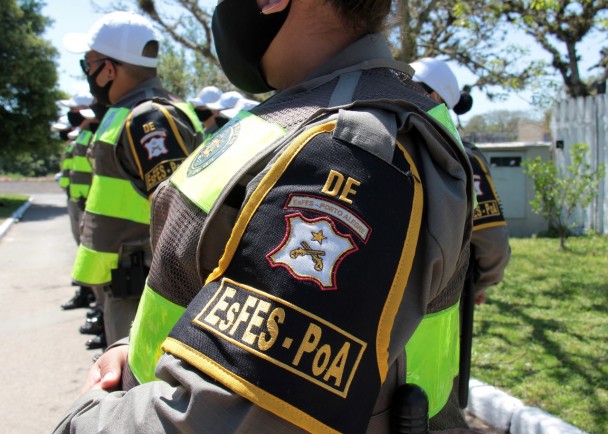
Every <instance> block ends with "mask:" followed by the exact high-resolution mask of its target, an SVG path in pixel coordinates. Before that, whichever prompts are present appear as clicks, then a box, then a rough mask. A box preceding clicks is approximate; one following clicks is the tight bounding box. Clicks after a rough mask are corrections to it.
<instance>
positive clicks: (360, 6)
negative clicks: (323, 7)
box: [326, 0, 391, 34]
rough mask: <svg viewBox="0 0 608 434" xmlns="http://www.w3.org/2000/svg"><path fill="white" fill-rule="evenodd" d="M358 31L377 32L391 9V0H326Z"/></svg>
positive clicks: (381, 27)
mask: <svg viewBox="0 0 608 434" xmlns="http://www.w3.org/2000/svg"><path fill="white" fill-rule="evenodd" d="M326 1H327V2H328V3H330V4H331V5H332V6H333V7H335V8H336V10H338V12H340V14H341V15H342V16H343V17H344V19H345V20H346V21H347V22H348V23H349V24H351V25H352V26H353V27H354V28H355V30H356V31H357V32H358V33H361V34H363V33H374V32H379V31H381V30H382V29H383V27H384V22H385V20H386V17H387V16H388V14H389V12H390V11H391V0H326Z"/></svg>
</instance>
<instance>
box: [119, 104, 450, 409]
mask: <svg viewBox="0 0 608 434" xmlns="http://www.w3.org/2000/svg"><path fill="white" fill-rule="evenodd" d="M429 114H430V115H431V116H432V117H434V118H435V119H437V120H438V121H439V122H440V123H441V124H443V125H444V126H445V127H446V128H447V129H448V130H449V131H450V132H451V133H452V134H453V135H454V136H455V137H457V138H458V141H459V142H460V138H459V136H458V133H457V132H456V128H455V127H454V125H453V123H452V121H451V117H450V115H449V112H448V111H447V108H446V107H445V106H444V105H440V106H436V107H435V108H434V109H433V110H431V111H430V112H429ZM235 122H239V123H240V124H241V126H240V128H241V131H243V130H245V131H248V132H249V131H251V132H252V133H251V134H250V135H247V136H246V138H247V139H246V140H242V141H239V139H238V138H237V139H236V142H234V143H232V144H230V145H226V140H224V139H222V138H221V134H222V131H224V130H220V131H219V132H218V133H217V134H216V135H215V136H212V137H211V138H209V139H207V140H206V142H205V144H204V145H203V147H205V146H207V147H208V148H209V149H211V151H210V152H209V153H208V154H206V155H205V158H204V159H202V160H201V161H200V164H198V167H199V168H200V170H201V171H202V172H201V173H199V174H197V176H196V179H195V180H193V179H192V178H188V176H187V171H188V167H190V168H192V167H197V162H196V161H195V160H194V159H196V158H197V155H199V156H200V155H201V153H200V152H198V151H197V152H195V153H193V155H192V156H191V157H190V158H189V159H188V160H186V162H185V163H184V164H183V165H182V166H181V167H180V168H179V169H178V171H176V172H175V174H174V175H173V176H172V178H171V180H170V182H171V184H172V185H174V186H175V187H176V188H177V189H178V190H179V191H180V192H181V193H182V194H183V195H184V196H185V197H186V198H187V199H188V200H189V201H191V202H192V203H193V204H195V205H196V206H197V207H199V208H200V209H201V210H202V211H203V212H204V214H205V215H207V214H208V213H209V211H210V210H211V209H212V207H213V206H214V204H215V202H216V201H217V199H218V197H219V196H220V195H221V192H222V190H223V188H224V187H225V185H226V184H227V182H228V181H230V179H231V178H232V177H233V176H234V175H235V174H236V173H237V172H238V170H239V168H240V163H241V162H245V161H247V160H249V159H250V158H251V157H252V156H253V155H255V154H256V153H257V152H258V151H259V149H262V148H263V147H264V146H265V145H267V144H268V143H272V142H273V141H275V140H277V139H278V138H280V137H281V136H282V135H284V134H285V133H284V132H283V131H282V129H281V128H280V127H278V126H277V125H273V124H269V123H267V122H265V121H263V120H261V119H260V118H258V117H256V116H250V115H249V114H248V113H247V112H241V113H240V114H239V115H238V116H237V117H236V118H235V120H233V121H232V122H231V124H234V123H235ZM214 140H215V141H216V142H217V143H218V144H217V145H216V146H217V148H216V147H214V146H210V143H212V141H214ZM221 146H230V148H229V149H228V150H226V151H225V152H224V153H223V154H221V152H220V155H221V156H220V157H219V158H217V161H216V157H215V156H214V154H215V153H217V152H218V150H219V149H218V148H219V147H221ZM221 151H223V149H221ZM212 163H214V164H212ZM207 223H208V222H205V224H207ZM208 280H209V279H208ZM185 310H186V307H185V306H181V305H179V304H176V303H173V302H171V301H170V300H167V299H166V298H164V297H163V296H161V295H160V294H159V293H158V292H156V291H155V290H154V288H152V287H151V286H150V285H149V282H148V285H147V286H146V288H145V290H144V293H143V295H142V298H141V300H140V304H139V308H138V312H137V315H136V317H135V320H134V322H133V326H132V329H131V337H130V345H129V356H128V363H129V368H130V369H131V371H132V373H133V375H134V377H135V379H136V380H137V381H138V382H140V383H145V382H149V381H153V380H155V379H156V377H155V376H154V368H155V365H156V362H157V361H158V359H159V357H160V356H161V355H162V349H161V344H162V343H163V341H164V340H165V338H166V337H167V335H168V333H169V332H170V331H171V329H172V328H173V326H174V325H175V323H176V322H177V321H178V319H179V318H180V317H181V316H182V314H183V313H184V312H185ZM458 347H459V309H458V304H455V305H453V306H451V307H449V308H447V309H445V310H442V311H440V312H436V313H433V314H429V315H426V316H425V317H424V319H423V320H422V322H421V324H420V325H419V327H418V328H417V329H416V332H415V333H414V335H413V337H412V338H411V340H410V341H409V343H408V345H407V347H406V353H407V362H408V363H407V382H411V383H416V384H418V385H420V386H421V387H423V389H425V391H426V393H427V395H428V397H429V416H430V417H432V416H434V415H435V414H437V413H438V412H439V411H440V410H441V408H443V406H444V405H445V404H446V402H447V400H448V397H449V394H450V391H451V390H452V382H453V379H454V377H455V376H456V375H457V374H458V353H459V351H458Z"/></svg>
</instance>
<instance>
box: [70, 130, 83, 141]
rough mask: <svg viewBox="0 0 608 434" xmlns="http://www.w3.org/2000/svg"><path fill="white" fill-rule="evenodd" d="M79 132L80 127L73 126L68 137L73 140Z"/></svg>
mask: <svg viewBox="0 0 608 434" xmlns="http://www.w3.org/2000/svg"><path fill="white" fill-rule="evenodd" d="M79 134H80V128H74V129H73V130H72V131H70V132H69V133H68V139H72V140H74V139H75V138H76V137H78V135H79Z"/></svg>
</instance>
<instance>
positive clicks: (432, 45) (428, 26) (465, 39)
mask: <svg viewBox="0 0 608 434" xmlns="http://www.w3.org/2000/svg"><path fill="white" fill-rule="evenodd" d="M493 3H495V2H492V1H487V0H482V1H462V0H432V1H428V0H397V2H396V5H395V6H394V11H393V12H394V16H395V17H394V19H393V21H394V22H396V23H397V24H396V25H395V26H393V27H392V30H391V32H390V38H391V41H392V43H393V46H394V47H395V56H396V58H397V59H399V60H402V61H404V62H412V61H414V60H416V59H418V58H421V57H439V58H442V59H444V60H453V61H455V62H456V63H458V64H460V65H461V66H464V67H466V68H467V69H469V70H470V71H471V72H472V73H473V74H474V75H475V76H476V77H477V80H476V81H475V82H473V83H468V87H469V88H474V87H477V88H479V89H480V90H482V91H484V92H485V93H486V94H487V95H488V97H489V98H491V99H492V98H497V99H500V98H503V97H505V96H506V92H505V90H507V91H513V90H520V89H523V88H524V87H526V86H528V85H529V84H530V83H531V81H532V80H534V79H537V77H538V76H540V75H541V74H542V71H543V69H544V67H545V66H546V65H545V63H544V62H542V61H534V62H527V63H526V64H525V65H523V64H521V63H518V62H516V61H513V60H514V59H517V58H520V57H521V56H523V55H525V54H526V53H527V49H526V48H525V47H523V48H522V47H518V46H516V45H513V44H509V43H508V36H509V28H508V26H505V25H503V24H504V23H500V22H499V20H498V19H497V17H496V16H495V14H494V13H493V9H492V7H491V6H492V5H493ZM497 87H499V88H501V90H500V91H497V90H496V89H497Z"/></svg>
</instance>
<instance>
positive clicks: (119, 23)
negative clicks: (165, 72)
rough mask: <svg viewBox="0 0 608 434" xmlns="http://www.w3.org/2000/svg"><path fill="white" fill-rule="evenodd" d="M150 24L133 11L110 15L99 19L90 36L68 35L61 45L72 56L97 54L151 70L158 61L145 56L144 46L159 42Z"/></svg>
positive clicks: (80, 34) (83, 34)
mask: <svg viewBox="0 0 608 434" xmlns="http://www.w3.org/2000/svg"><path fill="white" fill-rule="evenodd" d="M158 40H159V38H158V37H157V35H156V32H155V30H154V27H152V24H151V23H150V22H149V21H148V20H147V19H146V18H144V17H142V16H141V15H138V14H136V13H135V12H120V11H119V12H112V13H110V14H107V15H104V16H103V17H101V18H100V19H99V20H97V22H95V24H93V27H91V29H90V30H89V33H86V34H85V33H68V34H66V35H65V36H64V37H63V45H64V46H65V48H66V49H67V50H68V51H70V52H72V53H84V52H87V51H89V50H94V51H97V52H98V53H101V54H104V55H106V56H108V57H111V58H113V59H116V60H120V61H123V62H125V63H130V64H131V65H138V66H146V67H149V68H154V67H155V66H156V64H157V63H158V59H157V58H152V57H144V56H143V55H142V53H143V50H144V47H145V46H146V44H147V43H148V42H150V41H158Z"/></svg>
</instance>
